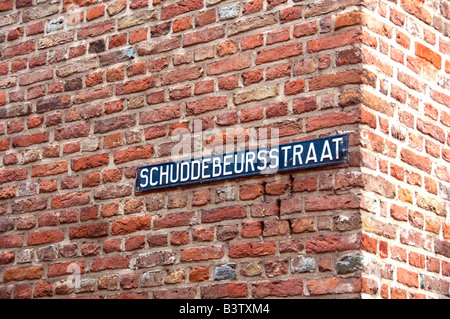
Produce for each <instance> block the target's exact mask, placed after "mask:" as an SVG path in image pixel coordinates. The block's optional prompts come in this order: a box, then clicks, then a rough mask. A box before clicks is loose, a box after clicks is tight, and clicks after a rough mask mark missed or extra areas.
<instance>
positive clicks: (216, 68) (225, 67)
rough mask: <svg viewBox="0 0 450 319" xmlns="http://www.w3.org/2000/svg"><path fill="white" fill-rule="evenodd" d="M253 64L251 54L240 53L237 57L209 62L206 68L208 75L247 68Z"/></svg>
mask: <svg viewBox="0 0 450 319" xmlns="http://www.w3.org/2000/svg"><path fill="white" fill-rule="evenodd" d="M251 65H252V59H251V56H250V55H238V56H236V57H233V58H230V59H227V60H223V61H219V62H215V63H212V64H209V65H208V67H207V70H206V73H207V74H208V75H219V74H224V73H228V72H232V71H239V70H243V69H246V68H248V67H250V66H251Z"/></svg>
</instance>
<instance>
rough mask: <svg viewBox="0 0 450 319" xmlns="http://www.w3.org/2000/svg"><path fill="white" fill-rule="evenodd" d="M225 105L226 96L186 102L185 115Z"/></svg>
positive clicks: (196, 113) (221, 107) (220, 107)
mask: <svg viewBox="0 0 450 319" xmlns="http://www.w3.org/2000/svg"><path fill="white" fill-rule="evenodd" d="M226 107H227V97H226V96H217V97H210V98H206V99H203V100H197V101H193V102H188V103H186V114H187V115H198V114H201V113H205V112H209V111H212V110H218V109H223V108H226Z"/></svg>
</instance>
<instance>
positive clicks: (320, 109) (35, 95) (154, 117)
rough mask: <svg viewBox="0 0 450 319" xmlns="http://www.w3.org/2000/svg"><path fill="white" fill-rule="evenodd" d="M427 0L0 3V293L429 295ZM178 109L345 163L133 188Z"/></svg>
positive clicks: (441, 119)
mask: <svg viewBox="0 0 450 319" xmlns="http://www.w3.org/2000/svg"><path fill="white" fill-rule="evenodd" d="M447 3H448V2H447V1H437V0H434V1H430V0H413V1H405V0H398V1H392V0H391V1H383V0H380V1H375V0H372V1H368V0H367V1H361V0H340V1H334V0H323V1H312V0H306V1H298V0H253V1H230V0H228V1H221V0H188V1H174V0H153V2H152V0H132V1H130V0H128V1H126V0H119V1H114V0H111V1H101V0H86V1H78V0H64V1H60V2H57V1H53V2H52V1H41V0H34V1H31V0H17V1H13V0H1V1H0V11H1V12H0V29H1V32H0V54H1V57H0V134H1V135H0V158H1V161H0V164H1V168H0V297H1V298H68V297H77V298H86V297H89V298H156V299H160V298H205V299H206V298H226V297H231V298H273V297H283V298H304V297H313V298H318V297H324V298H335V297H338V298H359V297H371V298H416V297H425V298H448V297H449V283H450V239H449V237H450V235H449V229H448V225H449V224H450V221H449V218H450V217H448V216H449V207H450V205H449V201H450V177H449V176H450V175H449V171H450V168H449V164H448V163H449V161H450V146H449V145H450V136H449V132H448V131H449V126H450V121H449V114H450V111H449V106H450V92H449V86H450V84H448V81H447V79H448V78H449V77H450V75H449V73H450V54H449V52H450V40H449V37H448V35H449V32H450V31H449V30H450V20H449V19H450V7H449V6H448V4H447ZM194 120H201V123H203V129H204V130H205V133H206V132H207V129H214V132H216V133H215V135H213V136H205V138H204V139H203V143H204V144H203V145H202V146H203V148H211V147H212V146H214V143H215V141H216V142H217V140H218V139H223V140H227V139H231V140H234V139H236V138H237V136H241V135H245V134H247V133H248V132H249V131H250V130H252V129H253V130H256V131H257V132H260V131H262V130H263V129H266V128H278V129H279V132H280V141H281V142H291V141H297V140H301V139H309V138H315V137H322V136H328V135H335V134H340V133H348V134H349V136H350V150H349V153H350V160H349V163H348V164H341V165H337V166H330V167H325V168H320V169H309V170H301V171H296V172H290V173H281V174H275V175H270V176H264V177H263V176H256V177H252V178H247V179H237V180H228V181H226V182H215V183H210V184H199V185H192V186H188V187H176V188H169V189H163V190H159V191H152V192H147V193H135V191H134V184H135V177H136V176H135V175H136V171H135V169H136V167H138V166H142V165H147V164H150V163H156V162H164V161H169V160H170V155H171V149H172V148H173V147H174V146H175V142H174V139H173V137H175V136H176V135H177V132H179V130H180V129H181V130H189V131H193V130H194ZM78 271H79V272H80V274H79V275H78ZM78 279H80V280H79V281H78ZM74 283H75V284H74Z"/></svg>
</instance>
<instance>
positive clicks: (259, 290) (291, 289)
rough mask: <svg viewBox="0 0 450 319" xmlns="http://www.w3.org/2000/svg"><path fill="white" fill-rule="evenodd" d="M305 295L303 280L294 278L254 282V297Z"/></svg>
mask: <svg viewBox="0 0 450 319" xmlns="http://www.w3.org/2000/svg"><path fill="white" fill-rule="evenodd" d="M302 295H303V280H302V279H300V278H292V279H287V280H277V281H257V282H255V283H253V284H252V296H253V297H254V298H266V297H291V296H302Z"/></svg>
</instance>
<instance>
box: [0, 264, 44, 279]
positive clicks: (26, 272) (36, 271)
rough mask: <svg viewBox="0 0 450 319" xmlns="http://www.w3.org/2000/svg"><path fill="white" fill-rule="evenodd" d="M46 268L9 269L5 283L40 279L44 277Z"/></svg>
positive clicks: (4, 277) (38, 266)
mask: <svg viewBox="0 0 450 319" xmlns="http://www.w3.org/2000/svg"><path fill="white" fill-rule="evenodd" d="M43 272H44V267H43V266H42V265H37V266H29V267H20V268H8V269H6V270H5V273H4V275H3V281H4V282H10V281H21V280H33V279H40V278H41V277H42V275H43Z"/></svg>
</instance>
